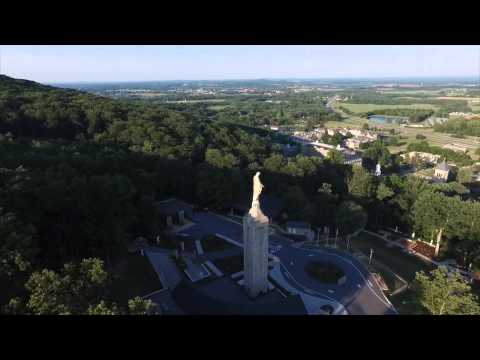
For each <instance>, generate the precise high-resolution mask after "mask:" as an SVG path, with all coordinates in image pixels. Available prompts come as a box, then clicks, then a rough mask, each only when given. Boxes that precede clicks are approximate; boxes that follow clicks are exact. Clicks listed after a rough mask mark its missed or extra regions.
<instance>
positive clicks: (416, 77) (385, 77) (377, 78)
mask: <svg viewBox="0 0 480 360" xmlns="http://www.w3.org/2000/svg"><path fill="white" fill-rule="evenodd" d="M2 75H5V74H2ZM6 76H8V75H6ZM477 78H478V75H477V74H475V75H437V76H435V75H434V76H421V75H411V76H381V77H380V76H377V77H368V76H350V77H318V78H315V77H312V78H310V77H298V78H296V77H278V78H269V77H268V78H262V77H258V78H221V79H168V80H167V79H165V80H68V81H48V82H43V81H37V82H39V83H43V84H47V85H51V84H57V85H62V84H118V83H135V82H144V83H147V82H201V81H205V82H207V81H208V82H212V81H239V82H240V81H316V80H423V79H425V80H432V79H438V80H442V79H445V80H447V79H451V80H455V79H472V80H477ZM25 80H26V79H25ZM33 81H35V80H33Z"/></svg>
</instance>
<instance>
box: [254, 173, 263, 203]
mask: <svg viewBox="0 0 480 360" xmlns="http://www.w3.org/2000/svg"><path fill="white" fill-rule="evenodd" d="M262 189H263V184H262V183H261V182H260V171H257V173H256V174H255V176H254V177H253V199H252V206H253V204H254V203H256V202H259V201H260V200H259V199H260V194H261V193H262Z"/></svg>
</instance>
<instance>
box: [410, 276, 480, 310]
mask: <svg viewBox="0 0 480 360" xmlns="http://www.w3.org/2000/svg"><path fill="white" fill-rule="evenodd" d="M412 288H413V289H414V291H415V293H416V296H417V300H418V301H419V302H420V304H421V305H422V306H423V307H424V308H425V311H426V312H427V313H428V314H431V315H480V303H479V300H478V298H477V297H476V296H474V295H473V293H472V290H471V288H470V285H469V284H468V283H467V282H466V281H465V280H464V279H463V278H462V277H461V276H460V275H459V274H458V273H452V274H448V272H447V270H446V268H444V267H439V268H438V269H436V270H433V271H432V272H431V273H430V274H426V273H425V272H423V271H421V272H418V273H417V275H416V277H415V281H414V282H413V284H412Z"/></svg>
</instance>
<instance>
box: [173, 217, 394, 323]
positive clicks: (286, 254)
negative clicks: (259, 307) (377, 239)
mask: <svg viewBox="0 0 480 360" xmlns="http://www.w3.org/2000/svg"><path fill="white" fill-rule="evenodd" d="M193 221H194V222H195V225H193V226H190V227H189V228H187V229H185V230H184V231H181V233H184V234H188V235H190V236H192V237H194V238H195V239H197V240H199V239H201V238H203V237H204V236H206V235H209V234H215V233H218V234H222V235H223V236H226V237H228V238H230V239H232V240H234V241H235V242H237V243H243V228H242V224H240V223H237V222H235V221H234V220H231V219H228V218H226V217H224V216H220V215H217V214H214V213H211V212H198V213H195V214H193ZM291 244H292V243H291V240H289V239H287V238H285V237H283V236H280V235H277V234H271V235H270V238H269V246H270V248H271V250H272V251H271V252H272V253H274V255H275V256H277V257H278V258H279V259H280V261H281V263H282V266H281V267H280V269H281V271H282V273H283V275H284V278H285V279H286V280H287V281H288V282H289V284H290V286H292V287H294V288H295V289H297V290H298V291H300V292H302V293H303V294H305V295H309V296H310V295H311V296H317V297H320V298H324V299H325V298H329V299H331V300H332V301H336V302H338V303H339V304H341V305H342V306H343V307H344V308H345V309H346V311H347V312H348V313H349V314H356V315H384V314H397V311H396V310H395V308H394V307H393V305H392V304H391V303H390V302H389V300H388V299H387V297H386V296H385V295H384V293H383V291H382V290H381V288H380V286H379V285H378V284H377V282H376V280H375V279H374V277H373V276H372V274H370V273H369V272H368V270H367V269H366V268H365V266H364V265H363V264H362V263H361V262H360V261H359V260H358V259H356V258H355V257H353V256H352V255H350V254H348V253H345V252H341V251H337V250H334V249H327V248H324V249H304V248H298V247H293V246H292V245H291ZM313 260H318V261H322V262H327V263H333V264H335V265H336V266H338V267H340V268H341V269H342V270H343V271H344V272H345V274H346V279H347V280H346V282H345V283H344V284H342V285H327V284H321V283H319V282H318V281H316V280H315V279H312V278H311V277H309V276H308V275H307V274H306V273H305V270H304V269H305V266H306V265H307V263H309V262H310V261H313Z"/></svg>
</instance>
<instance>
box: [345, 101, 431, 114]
mask: <svg viewBox="0 0 480 360" xmlns="http://www.w3.org/2000/svg"><path fill="white" fill-rule="evenodd" d="M341 106H343V107H344V108H346V109H348V110H350V111H353V112H354V113H365V112H369V111H375V110H383V109H426V110H430V109H432V110H435V109H437V107H436V106H435V105H432V104H409V105H380V104H349V103H342V104H341Z"/></svg>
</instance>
